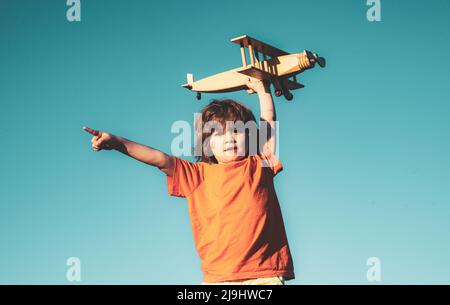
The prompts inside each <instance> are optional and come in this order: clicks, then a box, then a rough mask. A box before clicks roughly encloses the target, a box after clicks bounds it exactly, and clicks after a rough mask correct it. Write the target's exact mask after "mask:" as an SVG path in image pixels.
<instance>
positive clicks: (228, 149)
mask: <svg viewBox="0 0 450 305" xmlns="http://www.w3.org/2000/svg"><path fill="white" fill-rule="evenodd" d="M234 150H237V147H236V146H232V147H228V148H226V149H224V150H223V151H224V152H225V151H234Z"/></svg>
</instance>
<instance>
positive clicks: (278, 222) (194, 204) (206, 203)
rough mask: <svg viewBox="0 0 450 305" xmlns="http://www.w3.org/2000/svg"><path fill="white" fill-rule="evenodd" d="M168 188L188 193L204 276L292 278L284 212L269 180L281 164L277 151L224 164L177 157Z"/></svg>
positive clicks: (218, 279) (206, 279)
mask: <svg viewBox="0 0 450 305" xmlns="http://www.w3.org/2000/svg"><path fill="white" fill-rule="evenodd" d="M175 160H176V163H175V168H174V172H173V175H172V176H167V186H168V193H169V194H170V195H173V196H179V197H186V198H187V200H188V210H189V215H190V218H191V225H192V230H193V234H194V241H195V246H196V248H197V251H198V254H199V256H200V258H201V261H202V271H203V273H204V278H203V281H204V282H223V281H239V280H245V279H252V278H260V277H270V276H277V275H279V276H283V277H284V278H285V279H286V280H289V279H293V278H294V266H293V263H292V257H291V253H290V250H289V245H288V241H287V238H286V232H285V229H284V223H283V218H282V216H281V210H280V206H279V203H278V199H277V196H276V194H275V188H274V185H273V178H274V176H275V175H276V174H277V173H278V172H279V171H281V170H282V169H283V166H282V164H281V162H279V161H278V159H277V158H276V157H275V155H273V154H271V153H269V154H267V155H264V154H262V155H253V156H248V157H246V158H244V159H242V160H238V161H233V162H230V163H226V164H208V163H205V162H196V163H193V162H189V161H186V160H183V159H180V158H175Z"/></svg>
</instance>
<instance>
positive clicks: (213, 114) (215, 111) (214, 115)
mask: <svg viewBox="0 0 450 305" xmlns="http://www.w3.org/2000/svg"><path fill="white" fill-rule="evenodd" d="M212 121H216V122H219V123H220V124H221V125H222V128H223V130H225V128H226V122H227V121H231V122H237V121H241V122H243V123H244V124H246V123H248V122H254V123H255V126H257V125H256V120H255V116H254V115H253V112H252V111H251V110H250V109H249V108H247V107H246V106H244V105H242V104H241V103H239V102H237V101H234V100H232V99H222V100H218V99H213V100H211V102H210V103H209V104H208V105H206V106H205V107H204V108H203V109H202V110H201V112H200V113H199V114H198V116H197V119H196V122H195V148H194V150H195V152H196V153H197V154H196V156H197V161H203V162H206V163H210V164H211V163H218V162H217V160H216V158H215V157H214V155H213V154H212V153H211V150H210V147H209V141H208V142H207V141H206V140H208V139H209V138H210V136H211V134H212V133H213V132H214V128H204V126H205V124H206V123H207V122H212ZM205 129H206V130H205ZM208 129H209V130H208ZM245 132H246V143H249V142H250V141H249V140H248V137H249V133H248V130H247V128H246V129H245ZM256 133H257V134H256V139H259V131H258V129H257V128H256ZM256 146H259V145H258V144H257V145H256ZM200 152H201V155H200ZM256 152H257V153H259V148H258V147H257V148H256ZM247 154H248V148H247Z"/></svg>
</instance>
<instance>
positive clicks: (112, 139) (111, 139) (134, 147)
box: [83, 127, 175, 176]
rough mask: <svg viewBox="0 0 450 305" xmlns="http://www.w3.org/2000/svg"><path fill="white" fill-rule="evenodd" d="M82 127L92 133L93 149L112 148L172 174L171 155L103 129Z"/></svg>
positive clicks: (172, 160)
mask: <svg viewBox="0 0 450 305" xmlns="http://www.w3.org/2000/svg"><path fill="white" fill-rule="evenodd" d="M83 129H84V130H85V131H86V132H88V133H90V134H91V135H93V137H92V140H91V142H92V148H93V149H94V150H95V151H100V150H113V149H114V150H117V151H120V152H121V153H123V154H125V155H127V156H130V157H132V158H134V159H136V160H138V161H141V162H144V163H146V164H149V165H152V166H155V167H158V168H159V169H160V170H161V171H163V172H164V173H165V174H167V175H169V176H172V174H173V168H174V164H175V160H174V158H173V156H170V155H168V154H166V153H164V152H162V151H160V150H157V149H154V148H151V147H148V146H145V145H142V144H139V143H136V142H133V141H130V140H128V139H125V138H122V137H119V136H116V135H113V134H110V133H107V132H104V131H99V130H95V129H91V128H89V127H83Z"/></svg>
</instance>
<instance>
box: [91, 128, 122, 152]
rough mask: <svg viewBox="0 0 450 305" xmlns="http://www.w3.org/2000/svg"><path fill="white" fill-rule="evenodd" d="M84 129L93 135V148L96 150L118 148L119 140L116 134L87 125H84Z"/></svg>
mask: <svg viewBox="0 0 450 305" xmlns="http://www.w3.org/2000/svg"><path fill="white" fill-rule="evenodd" d="M83 129H84V130H85V131H87V132H89V133H90V134H91V135H93V137H92V140H91V142H92V148H93V149H94V150H95V151H100V150H102V149H104V150H111V149H115V148H116V142H117V141H116V138H115V136H114V135H112V134H110V133H107V132H104V131H99V130H95V129H91V128H89V127H86V126H85V127H83Z"/></svg>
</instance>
